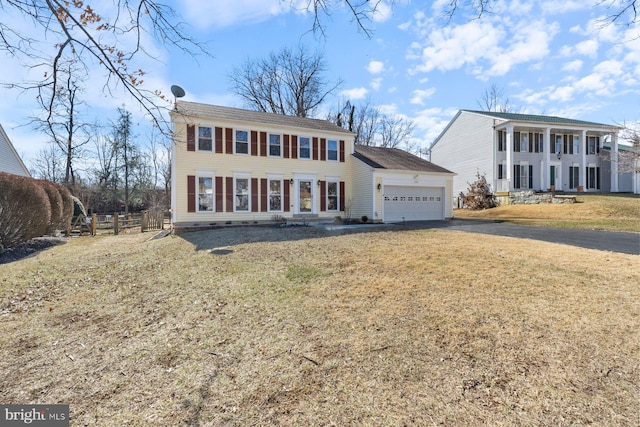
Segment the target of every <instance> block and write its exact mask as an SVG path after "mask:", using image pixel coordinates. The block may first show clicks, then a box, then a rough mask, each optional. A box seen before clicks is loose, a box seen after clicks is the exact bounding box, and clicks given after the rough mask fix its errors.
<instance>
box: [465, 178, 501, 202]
mask: <svg viewBox="0 0 640 427" xmlns="http://www.w3.org/2000/svg"><path fill="white" fill-rule="evenodd" d="M476 177H477V179H476V180H475V181H474V182H472V183H467V184H469V188H468V190H467V194H462V193H460V197H461V198H462V202H463V207H465V208H467V209H471V210H481V209H489V208H495V207H496V205H497V204H496V198H495V196H494V195H493V192H491V187H489V184H487V179H486V177H485V176H484V175H480V172H476Z"/></svg>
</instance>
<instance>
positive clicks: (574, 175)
mask: <svg viewBox="0 0 640 427" xmlns="http://www.w3.org/2000/svg"><path fill="white" fill-rule="evenodd" d="M579 182H580V168H579V167H578V166H569V188H571V189H575V188H578V183H579Z"/></svg>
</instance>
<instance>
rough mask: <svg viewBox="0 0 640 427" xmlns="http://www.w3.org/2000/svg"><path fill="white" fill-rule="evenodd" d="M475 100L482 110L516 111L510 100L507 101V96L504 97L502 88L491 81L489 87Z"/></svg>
mask: <svg viewBox="0 0 640 427" xmlns="http://www.w3.org/2000/svg"><path fill="white" fill-rule="evenodd" d="M477 102H478V105H479V106H480V108H481V109H482V110H483V111H493V112H497V113H514V112H516V111H515V110H516V108H515V107H514V106H513V104H512V103H511V101H509V98H505V96H504V89H503V88H501V87H498V85H496V84H495V83H492V84H491V86H490V87H489V88H487V89H485V91H484V92H483V93H482V95H481V96H480V99H478V100H477Z"/></svg>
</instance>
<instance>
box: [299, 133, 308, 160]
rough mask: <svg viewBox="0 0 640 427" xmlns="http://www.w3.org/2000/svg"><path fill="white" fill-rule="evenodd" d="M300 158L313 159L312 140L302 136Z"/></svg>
mask: <svg viewBox="0 0 640 427" xmlns="http://www.w3.org/2000/svg"><path fill="white" fill-rule="evenodd" d="M298 158H299V159H310V158H311V138H308V137H306V136H301V137H300V139H298Z"/></svg>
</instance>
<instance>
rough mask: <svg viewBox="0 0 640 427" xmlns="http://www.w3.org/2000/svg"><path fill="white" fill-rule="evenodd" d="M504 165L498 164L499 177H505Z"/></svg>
mask: <svg viewBox="0 0 640 427" xmlns="http://www.w3.org/2000/svg"><path fill="white" fill-rule="evenodd" d="M504 166H505V165H504V164H502V163H500V164H499V165H498V179H504Z"/></svg>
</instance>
